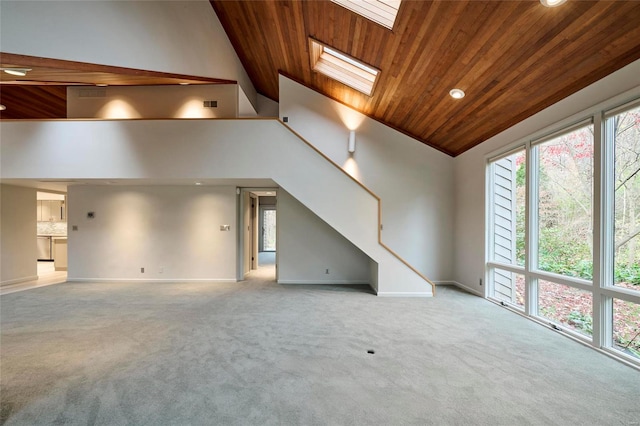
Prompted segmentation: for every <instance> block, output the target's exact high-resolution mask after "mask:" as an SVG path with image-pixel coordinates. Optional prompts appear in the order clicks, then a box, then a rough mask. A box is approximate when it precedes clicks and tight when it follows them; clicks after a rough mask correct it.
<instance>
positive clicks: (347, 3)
mask: <svg viewBox="0 0 640 426" xmlns="http://www.w3.org/2000/svg"><path fill="white" fill-rule="evenodd" d="M331 1H332V2H334V3H336V4H339V5H340V6H342V7H345V8H347V9H349V10H350V11H352V12H355V13H357V14H358V15H361V16H364V17H365V18H367V19H369V20H371V21H373V22H375V23H376V24H380V25H382V26H383V27H387V28H389V29H390V30H391V29H393V23H394V22H395V21H396V16H397V15H398V9H399V8H400V1H401V0H331Z"/></svg>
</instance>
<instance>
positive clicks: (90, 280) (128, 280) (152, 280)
mask: <svg viewBox="0 0 640 426" xmlns="http://www.w3.org/2000/svg"><path fill="white" fill-rule="evenodd" d="M67 281H68V282H87V283H132V282H135V283H213V282H225V283H228V282H233V283H235V282H237V280H236V279H235V278H186V279H179V278H168V279H155V278H67Z"/></svg>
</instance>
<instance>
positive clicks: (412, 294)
mask: <svg viewBox="0 0 640 426" xmlns="http://www.w3.org/2000/svg"><path fill="white" fill-rule="evenodd" d="M377 295H378V296H379V297H433V293H431V292H430V291H425V292H419V291H415V292H409V291H379V292H378V293H377Z"/></svg>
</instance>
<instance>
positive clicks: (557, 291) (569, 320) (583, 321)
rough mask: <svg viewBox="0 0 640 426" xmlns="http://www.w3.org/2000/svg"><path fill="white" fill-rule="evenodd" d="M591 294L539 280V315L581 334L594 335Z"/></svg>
mask: <svg viewBox="0 0 640 426" xmlns="http://www.w3.org/2000/svg"><path fill="white" fill-rule="evenodd" d="M591 301H592V297H591V292H589V291H584V290H580V289H577V288H573V287H569V286H566V285H562V284H556V283H552V282H550V281H545V280H538V315H539V316H541V317H543V318H546V319H548V320H549V321H551V322H553V323H556V324H558V325H563V326H565V327H567V328H569V329H571V330H574V331H577V332H578V333H580V334H583V335H585V336H589V337H591V335H592V334H593V308H592V304H591V303H592V302H591Z"/></svg>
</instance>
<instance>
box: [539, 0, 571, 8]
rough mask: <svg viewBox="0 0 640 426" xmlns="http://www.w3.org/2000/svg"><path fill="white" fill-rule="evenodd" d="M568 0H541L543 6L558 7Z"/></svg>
mask: <svg viewBox="0 0 640 426" xmlns="http://www.w3.org/2000/svg"><path fill="white" fill-rule="evenodd" d="M566 1H567V0H540V3H542V5H543V6H546V7H556V6H560V5H561V4H562V3H565V2H566Z"/></svg>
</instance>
